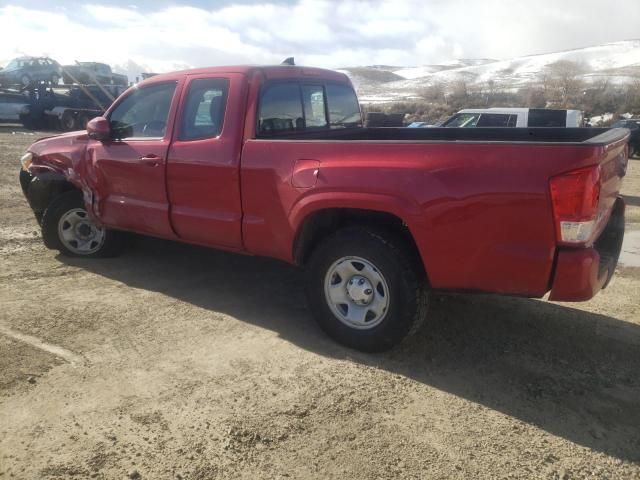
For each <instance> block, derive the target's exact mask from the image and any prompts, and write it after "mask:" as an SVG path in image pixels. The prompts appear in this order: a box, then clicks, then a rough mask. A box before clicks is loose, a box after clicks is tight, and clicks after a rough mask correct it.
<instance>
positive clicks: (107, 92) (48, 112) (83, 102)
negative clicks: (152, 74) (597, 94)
mask: <svg viewBox="0 0 640 480" xmlns="http://www.w3.org/2000/svg"><path fill="white" fill-rule="evenodd" d="M126 88H127V87H124V86H119V85H106V86H102V85H77V84H74V85H56V86H53V85H47V84H44V83H41V84H38V85H35V86H31V87H27V88H25V89H20V90H12V89H2V90H0V120H2V121H5V122H6V121H19V122H20V123H22V125H23V126H24V127H25V128H28V129H53V130H63V131H72V130H82V129H84V128H86V125H87V122H88V121H89V120H91V119H92V118H94V117H98V116H100V115H102V114H103V113H104V112H105V111H106V110H107V108H109V106H110V105H111V104H112V103H113V101H114V100H115V99H116V98H117V97H118V96H119V95H120V94H121V93H122V92H124V90H125V89H126Z"/></svg>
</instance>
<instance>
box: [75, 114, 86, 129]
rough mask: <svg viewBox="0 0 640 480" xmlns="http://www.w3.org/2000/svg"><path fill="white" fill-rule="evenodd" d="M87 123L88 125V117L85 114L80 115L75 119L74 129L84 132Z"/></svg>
mask: <svg viewBox="0 0 640 480" xmlns="http://www.w3.org/2000/svg"><path fill="white" fill-rule="evenodd" d="M87 123H89V115H87V114H86V113H81V114H79V115H78V118H77V119H76V128H77V129H78V130H86V129H87Z"/></svg>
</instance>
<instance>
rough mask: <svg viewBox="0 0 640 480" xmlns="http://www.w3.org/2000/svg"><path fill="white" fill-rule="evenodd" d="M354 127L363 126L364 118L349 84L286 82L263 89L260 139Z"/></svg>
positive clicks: (259, 108)
mask: <svg viewBox="0 0 640 480" xmlns="http://www.w3.org/2000/svg"><path fill="white" fill-rule="evenodd" d="M353 127H362V116H361V113H360V105H359V104H358V99H357V97H356V94H355V92H354V91H353V88H351V87H350V86H349V85H343V84H334V83H320V82H318V83H316V82H303V81H300V82H297V81H283V82H270V83H268V84H266V85H265V86H264V87H263V89H262V92H261V96H260V104H259V106H258V125H257V135H258V137H271V136H277V135H279V134H280V135H281V134H291V133H303V132H307V131H318V130H326V129H335V128H353Z"/></svg>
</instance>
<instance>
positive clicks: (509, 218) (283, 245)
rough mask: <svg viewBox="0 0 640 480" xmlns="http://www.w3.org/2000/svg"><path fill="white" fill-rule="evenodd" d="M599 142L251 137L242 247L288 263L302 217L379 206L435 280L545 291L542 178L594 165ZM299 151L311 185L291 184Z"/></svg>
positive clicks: (547, 254) (548, 224)
mask: <svg viewBox="0 0 640 480" xmlns="http://www.w3.org/2000/svg"><path fill="white" fill-rule="evenodd" d="M600 148H601V147H595V146H583V145H580V146H577V145H558V144H513V143H511V144H506V143H489V144H478V143H462V142H460V143H454V142H448V143H430V142H424V143H403V142H393V143H391V142H370V141H362V142H361V141H291V140H250V141H248V142H246V144H245V147H244V151H243V168H242V171H241V175H242V194H243V211H244V222H243V234H244V242H245V246H246V248H247V249H248V250H249V251H251V252H253V253H256V254H261V255H268V256H274V257H277V258H281V259H283V260H286V261H293V259H292V246H293V241H294V238H295V234H296V231H297V229H298V228H299V226H300V225H301V223H302V222H303V220H304V219H305V218H306V217H307V215H309V214H311V213H313V212H315V211H318V210H321V209H323V208H362V209H371V210H378V211H386V212H389V213H393V214H395V215H397V216H398V217H400V218H401V219H402V220H403V221H404V222H405V223H406V225H407V226H408V228H409V229H410V231H411V233H412V234H413V237H414V239H415V241H416V244H417V246H418V249H419V251H420V254H421V256H422V259H423V262H424V264H425V268H426V271H427V274H428V276H429V280H430V282H431V284H432V286H433V287H434V288H438V289H447V290H472V291H487V292H496V293H505V294H518V295H527V296H542V295H544V294H545V293H546V292H547V291H548V289H549V281H550V277H551V272H552V269H553V263H554V256H555V232H554V225H553V218H552V212H551V204H550V199H549V193H548V180H549V177H551V176H553V175H555V174H557V173H561V172H563V171H567V170H570V169H572V168H577V167H579V166H587V165H591V164H597V163H598V161H599V158H600V154H601V151H600ZM298 159H312V160H317V161H319V175H318V180H317V183H316V185H315V186H314V187H311V188H295V187H293V186H292V183H291V173H292V170H293V166H294V164H295V162H296V160H298Z"/></svg>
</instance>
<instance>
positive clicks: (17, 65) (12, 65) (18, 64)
mask: <svg viewBox="0 0 640 480" xmlns="http://www.w3.org/2000/svg"><path fill="white" fill-rule="evenodd" d="M23 65H24V62H23V61H21V60H17V59H16V60H11V61H10V62H9V64H8V65H7V66H6V67H4V69H5V70H11V69H15V68H20V67H22V66H23Z"/></svg>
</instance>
